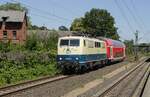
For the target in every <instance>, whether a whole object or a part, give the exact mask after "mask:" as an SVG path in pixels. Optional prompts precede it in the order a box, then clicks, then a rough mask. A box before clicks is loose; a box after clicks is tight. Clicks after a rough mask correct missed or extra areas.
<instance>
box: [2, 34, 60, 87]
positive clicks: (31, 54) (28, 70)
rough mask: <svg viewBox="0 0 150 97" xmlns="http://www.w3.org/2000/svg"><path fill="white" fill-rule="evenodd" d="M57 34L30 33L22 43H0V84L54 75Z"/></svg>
mask: <svg viewBox="0 0 150 97" xmlns="http://www.w3.org/2000/svg"><path fill="white" fill-rule="evenodd" d="M57 40H58V35H57V34H55V33H52V34H48V35H46V36H44V37H40V36H38V35H37V34H34V33H33V34H32V35H30V36H29V37H28V39H27V41H26V43H24V44H23V45H19V44H15V45H14V44H12V43H11V42H8V43H2V42H1V43H0V86H3V85H6V84H11V83H17V82H20V81H24V80H31V79H35V78H37V77H40V76H47V75H50V76H52V75H56V74H58V73H59V72H60V71H59V70H58V69H57V68H56V60H55V59H56V52H57V51H56V48H57Z"/></svg>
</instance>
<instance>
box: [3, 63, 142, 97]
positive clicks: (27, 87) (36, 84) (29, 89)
mask: <svg viewBox="0 0 150 97" xmlns="http://www.w3.org/2000/svg"><path fill="white" fill-rule="evenodd" d="M138 66H139V65H138ZM139 67H140V66H139ZM136 68H138V67H136ZM134 71H135V70H134ZM77 77H79V76H77ZM69 78H74V75H71V76H64V75H60V76H57V77H53V78H52V77H44V78H39V79H36V80H32V81H27V82H23V83H19V84H15V85H10V86H6V87H2V88H0V97H31V96H27V95H28V94H29V95H30V94H31V93H32V94H33V95H34V94H35V95H34V96H32V97H37V94H38V93H40V94H41V95H43V96H38V97H49V95H47V96H45V94H42V92H43V91H44V92H46V89H45V90H42V91H39V92H38V93H37V92H36V93H35V92H34V93H33V90H34V89H37V88H40V87H42V86H45V85H46V84H48V85H49V84H53V83H55V84H56V85H57V84H58V82H60V81H62V82H63V81H64V80H65V79H67V80H68V79H69ZM79 78H80V77H79ZM74 79H75V78H74ZM58 85H59V84H58ZM52 86H55V85H52ZM63 86H64V85H63ZM50 89H51V90H52V89H53V88H52V87H50ZM39 90H40V89H39ZM24 93H27V94H24ZM20 94H22V95H26V96H20ZM47 94H48V93H47ZM14 95H15V96H14ZM16 95H17V96H16ZM55 97H56V96H55Z"/></svg>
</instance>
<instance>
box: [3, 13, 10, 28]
mask: <svg viewBox="0 0 150 97" xmlns="http://www.w3.org/2000/svg"><path fill="white" fill-rule="evenodd" d="M8 18H9V17H8V16H6V17H2V20H3V24H2V29H3V30H5V26H6V20H7V19H8Z"/></svg>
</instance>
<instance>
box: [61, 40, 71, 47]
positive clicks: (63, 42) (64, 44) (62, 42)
mask: <svg viewBox="0 0 150 97" xmlns="http://www.w3.org/2000/svg"><path fill="white" fill-rule="evenodd" d="M68 45H69V40H64V39H62V40H61V41H60V46H68Z"/></svg>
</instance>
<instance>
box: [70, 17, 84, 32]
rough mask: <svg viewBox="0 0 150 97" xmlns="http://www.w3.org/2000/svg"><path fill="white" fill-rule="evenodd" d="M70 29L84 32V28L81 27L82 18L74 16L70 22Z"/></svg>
mask: <svg viewBox="0 0 150 97" xmlns="http://www.w3.org/2000/svg"><path fill="white" fill-rule="evenodd" d="M70 30H71V31H79V32H85V29H84V27H83V18H76V19H74V21H73V22H72V24H71V27H70Z"/></svg>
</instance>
